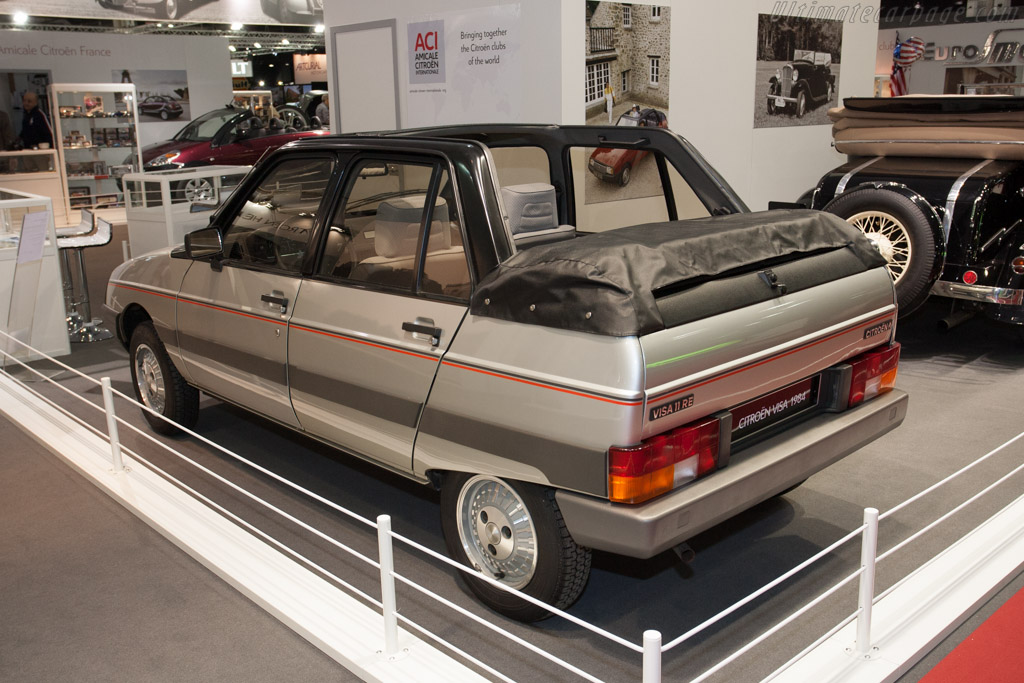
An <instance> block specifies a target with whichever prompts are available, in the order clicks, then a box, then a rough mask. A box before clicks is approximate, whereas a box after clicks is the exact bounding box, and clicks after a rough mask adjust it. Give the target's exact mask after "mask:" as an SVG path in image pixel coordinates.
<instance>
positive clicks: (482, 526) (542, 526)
mask: <svg viewBox="0 0 1024 683" xmlns="http://www.w3.org/2000/svg"><path fill="white" fill-rule="evenodd" d="M517 505H521V507H522V508H524V509H525V510H526V512H527V514H526V515H525V516H523V515H519V516H518V518H517V520H516V521H511V520H509V519H508V518H507V517H506V516H505V514H504V512H503V509H515V510H518V509H519V508H518V507H515V506H517ZM506 506H510V507H507V508H506ZM464 522H465V523H464ZM470 522H472V523H471V524H470ZM441 526H442V528H443V529H444V539H445V544H446V545H447V546H448V553H449V554H450V555H451V557H452V558H454V559H455V560H457V561H459V562H462V563H463V564H465V565H467V566H469V567H475V568H476V569H477V570H478V571H481V572H487V573H488V575H489V576H491V578H495V579H498V580H499V581H501V582H502V583H505V584H507V585H509V586H510V587H513V588H517V589H519V590H521V591H523V592H524V593H526V594H527V595H530V596H532V597H535V598H537V599H538V600H542V601H543V602H546V603H548V604H549V605H553V606H555V607H557V608H559V609H566V608H568V607H569V606H570V605H572V604H573V603H574V602H576V600H577V599H579V597H580V595H581V594H582V593H583V589H584V587H585V586H586V585H587V578H588V577H589V576H590V563H591V551H590V549H589V548H584V547H583V546H581V545H579V544H577V543H576V541H574V540H573V539H572V536H570V535H569V531H568V529H566V527H565V521H564V520H563V519H562V513H561V511H560V510H559V509H558V503H557V502H556V501H555V492H554V491H553V490H552V489H550V488H546V487H543V486H537V485H535V484H527V483H523V482H512V481H506V480H503V479H499V478H497V477H491V476H484V475H471V474H462V473H453V474H450V475H448V477H446V479H445V482H444V485H443V486H442V488H441ZM513 527H514V529H515V530H514V531H513V530H512V529H513ZM495 546H497V547H495ZM460 574H461V575H462V579H463V581H465V582H466V585H467V586H468V587H469V589H470V590H471V591H473V593H474V594H475V595H476V596H477V598H479V600H480V601H481V602H482V603H484V604H485V605H487V606H488V607H490V608H491V609H493V610H495V611H496V612H500V613H501V614H504V615H505V616H507V617H510V618H512V619H516V620H518V621H523V622H533V621H540V620H541V619H545V618H547V617H549V616H551V613H550V612H549V611H548V610H546V609H544V608H542V607H537V606H536V605H533V604H532V603H529V602H526V601H525V600H522V599H520V598H518V597H516V596H515V595H513V594H512V593H508V592H506V591H503V590H501V589H499V588H495V587H494V586H491V585H490V584H488V583H486V582H484V581H481V580H480V579H476V578H474V577H472V576H470V575H468V574H465V573H463V572H460Z"/></svg>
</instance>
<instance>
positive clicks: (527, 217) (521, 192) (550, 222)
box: [501, 183, 558, 235]
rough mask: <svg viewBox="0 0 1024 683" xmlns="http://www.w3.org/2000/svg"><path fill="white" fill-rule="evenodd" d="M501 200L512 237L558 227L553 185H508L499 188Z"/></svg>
mask: <svg viewBox="0 0 1024 683" xmlns="http://www.w3.org/2000/svg"><path fill="white" fill-rule="evenodd" d="M501 198H502V200H503V201H504V202H505V210H506V211H508V224H509V228H510V229H511V230H512V234H513V235H518V234H521V233H524V232H534V231H535V230H549V229H551V228H554V227H557V226H558V207H557V205H556V204H555V188H554V186H553V185H548V184H547V183H528V184H526V185H509V186H508V187H503V188H501Z"/></svg>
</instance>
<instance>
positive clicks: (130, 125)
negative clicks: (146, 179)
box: [50, 83, 142, 219]
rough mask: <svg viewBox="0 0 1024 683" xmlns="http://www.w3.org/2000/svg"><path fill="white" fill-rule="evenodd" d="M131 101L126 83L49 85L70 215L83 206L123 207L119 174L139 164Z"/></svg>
mask: <svg viewBox="0 0 1024 683" xmlns="http://www.w3.org/2000/svg"><path fill="white" fill-rule="evenodd" d="M136 99H137V98H136V91H135V86H134V85H132V84H130V83H76V84H59V83H58V84H53V85H51V86H50V101H51V102H52V103H53V106H54V107H55V109H56V111H55V116H54V120H55V121H56V123H57V125H56V126H55V127H54V139H55V142H56V144H57V148H58V150H59V152H60V171H61V174H62V178H63V180H64V192H65V194H64V197H65V206H64V211H65V214H66V215H67V217H68V218H69V219H71V218H72V217H73V215H74V213H75V212H76V211H77V210H79V209H83V208H87V209H99V208H110V207H123V206H124V194H123V192H122V183H121V177H122V176H124V175H125V174H126V173H131V172H132V171H135V170H138V169H139V168H141V167H142V159H141V151H140V149H139V133H138V128H137V122H138V108H137V106H136Z"/></svg>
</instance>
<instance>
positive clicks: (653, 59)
mask: <svg viewBox="0 0 1024 683" xmlns="http://www.w3.org/2000/svg"><path fill="white" fill-rule="evenodd" d="M592 10H593V12H592V16H588V10H587V3H586V2H584V0H561V1H560V2H558V3H552V2H548V1H546V0H521V1H520V2H499V3H495V2H494V0H429V1H426V2H419V1H414V0H382V1H381V2H375V3H355V4H354V3H348V4H345V5H344V6H341V5H338V4H328V5H327V6H326V7H325V9H324V19H325V24H326V25H327V26H328V27H329V28H328V33H329V36H330V37H329V38H328V40H327V41H326V42H327V52H328V62H329V67H330V82H331V84H332V88H334V89H335V90H336V92H338V93H339V95H338V97H337V98H336V102H338V106H337V107H336V108H335V109H334V110H333V113H332V116H337V117H339V120H337V121H334V122H332V123H333V124H334V125H335V126H336V127H335V128H334V129H335V130H339V129H340V130H341V131H342V132H357V131H365V130H380V129H382V128H387V127H390V126H397V127H400V128H412V127H416V126H425V125H436V124H455V123H484V122H488V123H490V122H500V123H504V122H514V123H562V124H584V123H607V119H606V118H604V116H603V113H602V107H603V105H602V98H603V95H604V92H603V84H604V83H606V82H607V83H610V85H611V87H612V89H613V90H614V91H615V109H614V115H615V116H618V115H619V113H620V111H624V110H625V109H626V108H628V106H629V105H630V103H634V102H635V103H637V104H639V105H640V106H642V107H647V106H651V107H656V108H658V109H659V110H661V109H664V110H665V111H666V113H667V116H668V125H669V127H670V128H671V129H672V130H674V131H675V132H677V133H679V134H680V135H682V136H683V137H685V138H687V139H688V140H690V141H691V142H693V143H694V144H695V145H696V146H697V148H698V149H699V150H700V151H701V153H702V154H704V156H706V157H707V158H708V160H709V161H710V162H711V164H712V165H714V166H715V167H716V168H718V169H719V170H720V171H721V172H722V174H723V175H724V176H725V178H726V179H727V180H728V181H729V183H730V184H732V186H733V187H734V188H735V189H736V190H737V192H738V193H739V194H740V196H741V197H742V198H743V199H744V200H745V201H746V202H747V204H748V205H749V206H750V208H752V209H754V210H758V209H765V208H767V206H768V202H769V201H771V200H781V201H795V200H796V199H797V198H798V197H799V196H800V195H801V194H803V193H804V192H805V191H806V190H808V189H810V188H812V187H813V186H814V184H815V183H816V181H817V179H818V178H820V177H821V175H822V174H823V173H825V172H827V171H828V170H829V169H831V168H834V167H835V166H836V165H838V164H839V163H841V162H842V160H843V157H842V156H841V155H839V154H837V153H836V152H835V151H834V150H833V149H832V146H831V142H832V138H831V127H830V122H829V121H828V118H827V116H826V115H825V112H826V111H827V109H828V107H830V106H835V105H836V104H837V103H838V102H839V101H840V100H841V99H842V98H843V97H849V96H855V95H870V94H871V93H872V88H873V83H874V81H873V78H874V72H875V48H876V44H877V42H878V41H877V39H876V38H877V33H878V23H877V17H878V2H877V0H876V1H875V2H873V3H872V2H869V3H866V4H864V3H862V4H859V5H854V6H850V7H846V8H845V9H843V8H840V7H836V8H832V10H833V12H832V13H830V14H828V15H827V16H825V17H824V18H823V17H822V16H821V13H820V12H817V11H815V15H814V16H806V12H807V11H808V8H807V5H795V4H794V3H778V2H773V1H772V0H741V1H740V2H732V3H728V4H721V3H719V4H713V3H695V2H689V1H687V2H680V1H676V2H659V3H654V4H644V5H641V4H635V5H634V4H631V3H607V2H601V3H596V5H592ZM673 12H674V13H675V15H674V16H673ZM800 12H803V13H804V14H800ZM435 33H436V34H437V35H438V36H439V38H438V39H437V40H438V44H437V46H436V48H435V45H434V43H433V42H431V41H432V40H433V39H432V36H433V35H434V34H435ZM417 40H419V41H420V44H419V45H418V46H417ZM417 48H419V49H417ZM797 50H800V51H811V52H817V53H818V54H819V55H824V54H828V55H829V60H828V61H830V62H831V65H830V66H829V65H826V67H825V68H826V69H827V70H828V71H830V73H831V75H832V77H833V78H834V84H835V94H833V95H832V97H831V99H828V97H827V95H822V96H821V97H818V98H817V99H816V100H815V101H813V102H812V101H809V102H808V109H807V111H806V113H804V114H803V115H802V116H796V115H795V114H794V113H786V112H779V113H777V114H775V115H769V114H768V112H767V111H766V110H767V97H766V96H767V91H768V80H769V78H770V77H771V75H772V74H773V73H774V72H775V70H776V68H780V67H781V66H783V63H784V62H788V61H790V60H791V58H792V57H793V56H794V55H793V53H794V52H795V51H797ZM840 75H841V77H840ZM602 78H603V79H605V80H601V79H602ZM595 85H596V87H595ZM816 94H818V93H816ZM666 102H667V104H668V106H667V108H666V105H665V103H666ZM595 114H596V116H595Z"/></svg>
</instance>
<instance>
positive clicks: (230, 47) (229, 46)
mask: <svg viewBox="0 0 1024 683" xmlns="http://www.w3.org/2000/svg"><path fill="white" fill-rule="evenodd" d="M228 49H229V50H231V51H232V52H234V51H235V50H237V49H238V48H236V47H235V46H234V45H228Z"/></svg>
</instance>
